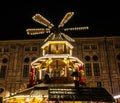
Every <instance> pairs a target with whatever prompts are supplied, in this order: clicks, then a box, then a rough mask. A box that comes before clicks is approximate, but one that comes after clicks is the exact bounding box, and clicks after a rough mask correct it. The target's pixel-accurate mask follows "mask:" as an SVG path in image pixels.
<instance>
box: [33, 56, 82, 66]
mask: <svg viewBox="0 0 120 103" xmlns="http://www.w3.org/2000/svg"><path fill="white" fill-rule="evenodd" d="M58 58H59V59H65V58H67V59H69V60H70V62H74V63H76V64H81V65H83V62H82V61H81V60H79V59H78V58H77V57H73V56H71V55H69V54H46V55H45V56H43V57H39V58H37V59H36V60H34V61H33V62H32V63H31V65H39V64H40V63H41V62H45V61H46V60H49V59H58Z"/></svg>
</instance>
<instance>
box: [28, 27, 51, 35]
mask: <svg viewBox="0 0 120 103" xmlns="http://www.w3.org/2000/svg"><path fill="white" fill-rule="evenodd" d="M26 32H27V34H28V35H36V34H44V33H50V29H49V28H37V29H27V30H26Z"/></svg>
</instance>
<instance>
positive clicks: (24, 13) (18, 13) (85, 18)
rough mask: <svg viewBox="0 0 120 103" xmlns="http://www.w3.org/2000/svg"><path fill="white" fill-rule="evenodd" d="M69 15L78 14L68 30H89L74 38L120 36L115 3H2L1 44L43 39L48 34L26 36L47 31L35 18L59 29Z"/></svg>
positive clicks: (74, 0) (119, 9)
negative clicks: (31, 30) (38, 16)
mask: <svg viewBox="0 0 120 103" xmlns="http://www.w3.org/2000/svg"><path fill="white" fill-rule="evenodd" d="M69 11H73V12H74V13H75V14H74V16H73V17H72V18H71V20H70V21H69V22H68V23H67V24H65V27H76V26H77V27H78V26H89V30H87V31H77V32H74V31H72V32H68V33H67V34H68V35H69V36H71V37H78V36H79V37H93V36H119V35H120V6H119V3H118V2H115V0H114V2H113V1H105V0H96V1H94V2H93V1H91V0H88V1H87V0H31V1H29V0H28V1H27V0H23V1H22V0H16V1H14V2H10V1H9V2H8V1H6V0H5V1H4V2H2V3H0V40H8V39H33V38H44V37H46V36H47V35H46V34H45V35H44V34H43V35H39V36H28V35H27V34H26V29H27V28H39V27H44V26H42V25H41V24H39V23H37V22H35V21H33V19H32V16H34V15H35V14H36V13H40V14H41V15H43V16H44V17H45V18H47V19H48V20H49V21H50V22H52V23H53V24H54V25H56V26H57V25H58V24H59V22H60V21H61V20H62V18H63V17H64V15H65V14H66V13H67V12H69Z"/></svg>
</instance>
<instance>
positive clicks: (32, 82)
mask: <svg viewBox="0 0 120 103" xmlns="http://www.w3.org/2000/svg"><path fill="white" fill-rule="evenodd" d="M34 72H35V71H34V68H33V67H32V68H31V71H30V74H31V77H30V83H29V84H30V85H34V81H35V80H34Z"/></svg>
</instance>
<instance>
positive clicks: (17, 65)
mask: <svg viewBox="0 0 120 103" xmlns="http://www.w3.org/2000/svg"><path fill="white" fill-rule="evenodd" d="M74 39H75V42H73V43H72V45H73V47H74V49H73V56H75V57H77V58H79V59H80V60H81V61H82V62H83V63H84V71H85V82H86V84H87V86H89V87H97V86H102V87H103V88H105V89H106V90H107V91H109V92H110V93H111V94H113V95H118V94H119V93H120V37H119V36H117V37H115V36H113V37H82V38H81V37H79V38H74ZM43 43H44V39H29V40H1V41H0V92H1V95H2V96H3V97H5V96H7V95H10V94H12V93H15V92H18V91H20V90H22V89H25V88H27V85H28V84H29V77H30V76H29V72H30V68H31V65H30V64H31V62H32V61H33V60H35V59H36V58H38V57H40V56H41V55H42V51H41V46H42V45H43ZM2 90H3V91H2Z"/></svg>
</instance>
